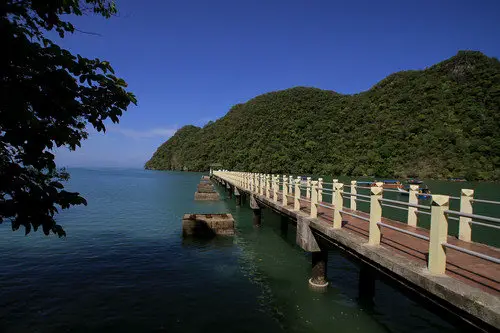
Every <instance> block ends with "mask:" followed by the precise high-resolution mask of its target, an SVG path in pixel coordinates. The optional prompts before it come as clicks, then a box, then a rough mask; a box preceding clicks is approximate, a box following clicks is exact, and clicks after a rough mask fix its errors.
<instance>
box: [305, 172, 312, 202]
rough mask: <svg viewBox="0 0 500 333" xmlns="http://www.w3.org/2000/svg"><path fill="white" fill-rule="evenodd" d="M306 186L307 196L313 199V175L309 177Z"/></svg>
mask: <svg viewBox="0 0 500 333" xmlns="http://www.w3.org/2000/svg"><path fill="white" fill-rule="evenodd" d="M306 187H307V188H306V198H307V199H311V177H307V181H306Z"/></svg>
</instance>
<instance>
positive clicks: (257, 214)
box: [250, 195, 262, 227]
mask: <svg viewBox="0 0 500 333" xmlns="http://www.w3.org/2000/svg"><path fill="white" fill-rule="evenodd" d="M250 208H251V209H252V212H253V225H254V226H257V227H259V226H260V225H261V222H262V210H261V208H260V206H259V204H258V203H257V200H255V197H254V196H253V195H251V196H250Z"/></svg>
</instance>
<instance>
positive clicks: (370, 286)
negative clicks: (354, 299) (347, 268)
mask: <svg viewBox="0 0 500 333" xmlns="http://www.w3.org/2000/svg"><path fill="white" fill-rule="evenodd" d="M375 280H376V273H375V270H374V269H373V268H372V267H370V266H368V265H366V264H362V265H361V267H360V269H359V284H358V299H359V302H360V303H361V305H362V306H367V307H370V308H371V307H373V298H374V297H375Z"/></svg>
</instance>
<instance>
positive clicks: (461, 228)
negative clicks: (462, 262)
mask: <svg viewBox="0 0 500 333" xmlns="http://www.w3.org/2000/svg"><path fill="white" fill-rule="evenodd" d="M473 196H474V190H468V189H462V191H461V196H460V212H461V213H467V214H472V198H473ZM459 221H460V222H459V224H458V239H460V240H463V241H464V242H470V241H471V239H472V233H471V227H470V221H472V219H471V218H470V217H465V216H460V219H459Z"/></svg>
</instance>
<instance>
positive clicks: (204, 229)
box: [182, 214, 234, 237]
mask: <svg viewBox="0 0 500 333" xmlns="http://www.w3.org/2000/svg"><path fill="white" fill-rule="evenodd" d="M182 235H183V236H184V237H186V236H198V237H215V236H217V235H223V236H232V235H234V219H233V216H232V215H231V214H184V217H183V218H182Z"/></svg>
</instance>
